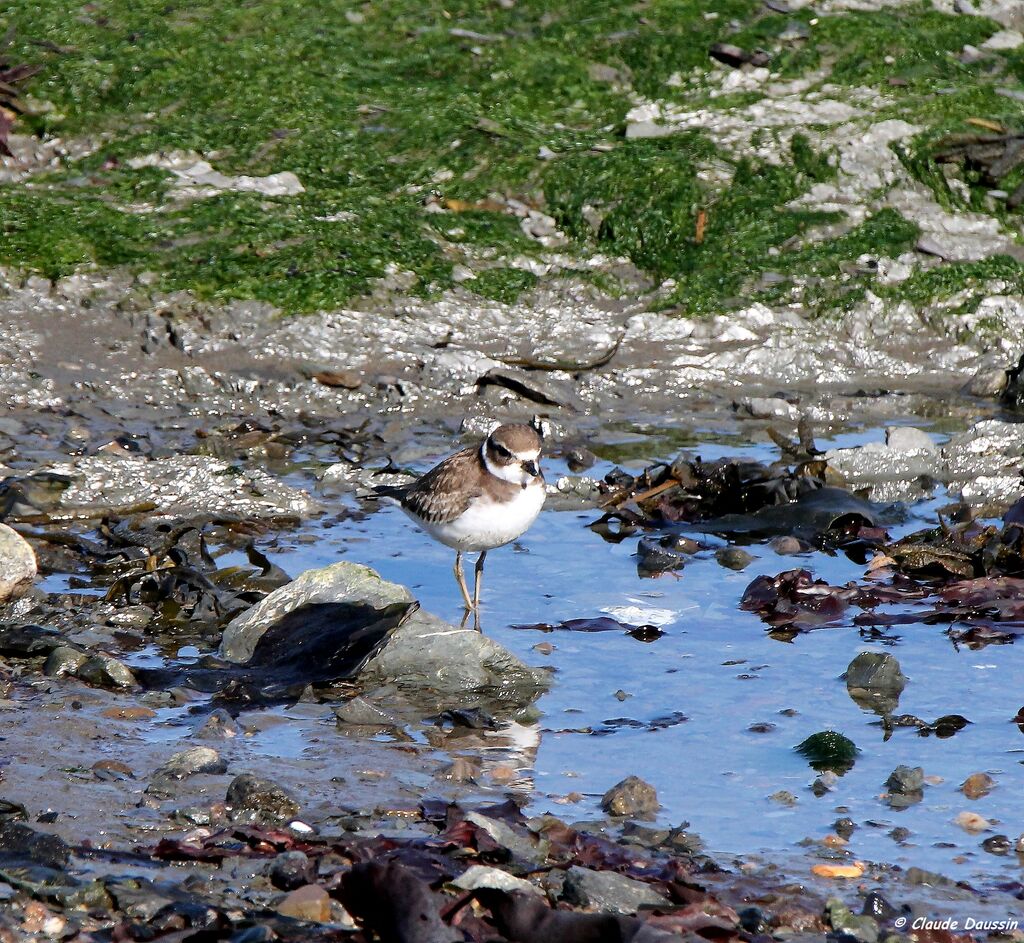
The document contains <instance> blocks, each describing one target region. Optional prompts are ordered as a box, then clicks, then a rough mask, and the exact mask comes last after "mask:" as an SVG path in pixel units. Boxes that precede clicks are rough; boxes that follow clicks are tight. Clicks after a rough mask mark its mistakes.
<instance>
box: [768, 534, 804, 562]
mask: <svg viewBox="0 0 1024 943" xmlns="http://www.w3.org/2000/svg"><path fill="white" fill-rule="evenodd" d="M768 546H769V547H771V548H772V550H774V551H775V552H776V553H777V554H779V555H780V556H783V557H788V556H791V555H792V554H794V553H804V552H805V551H806V550H810V547H809V546H808V545H806V544H804V543H802V542H801V541H799V540H797V538H796V537H790V536H788V535H785V534H780V535H779V536H778V537H772V539H771V540H769V541H768Z"/></svg>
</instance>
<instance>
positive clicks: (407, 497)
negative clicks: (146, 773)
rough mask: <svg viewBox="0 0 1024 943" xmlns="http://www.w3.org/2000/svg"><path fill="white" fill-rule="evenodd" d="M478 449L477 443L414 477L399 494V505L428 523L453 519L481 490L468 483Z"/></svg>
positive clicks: (472, 473) (441, 522)
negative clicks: (400, 495)
mask: <svg viewBox="0 0 1024 943" xmlns="http://www.w3.org/2000/svg"><path fill="white" fill-rule="evenodd" d="M478 452H479V446H472V447H471V448H468V449H463V450H462V451H461V452H456V453H455V454H454V455H452V456H451V457H449V458H446V459H445V460H444V461H443V462H441V464H440V465H438V466H436V467H435V468H432V469H431V470H430V471H428V472H427V473H426V474H425V475H424V476H423V477H422V478H418V479H416V481H414V482H413V483H412V484H411V485H409V487H408V488H407V489H406V490H405V493H404V494H403V495H402V498H401V500H402V507H404V508H408V509H409V510H410V511H412V512H413V514H415V515H417V516H418V517H421V518H423V520H425V521H427V522H428V523H430V524H448V523H451V522H452V521H454V520H455V519H456V518H457V517H458V516H459V515H460V514H462V513H463V512H464V511H465V510H466V508H468V507H469V502H470V501H472V500H473V498H477V497H479V496H480V494H481V493H482V492H481V490H480V488H478V487H469V486H468V483H469V482H470V481H474V480H475V479H476V472H477V462H478V461H479V459H478V458H477V455H478Z"/></svg>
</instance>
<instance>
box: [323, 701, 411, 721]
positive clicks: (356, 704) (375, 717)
mask: <svg viewBox="0 0 1024 943" xmlns="http://www.w3.org/2000/svg"><path fill="white" fill-rule="evenodd" d="M334 716H335V717H336V718H337V719H338V723H340V724H355V725H357V726H361V727H399V726H401V721H400V720H399V719H398V718H397V717H396V716H395V715H394V714H392V713H391V712H390V711H387V710H385V709H384V708H383V707H378V706H377V705H376V704H373V703H372V702H370V701H368V700H367V699H366V698H363V697H354V698H352V699H351V700H349V701H346V702H345V703H344V704H342V705H341V706H340V707H335V708H334Z"/></svg>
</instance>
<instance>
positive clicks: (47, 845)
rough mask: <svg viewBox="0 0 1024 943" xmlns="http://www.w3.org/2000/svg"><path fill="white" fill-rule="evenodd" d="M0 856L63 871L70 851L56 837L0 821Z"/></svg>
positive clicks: (21, 825)
mask: <svg viewBox="0 0 1024 943" xmlns="http://www.w3.org/2000/svg"><path fill="white" fill-rule="evenodd" d="M0 854H3V855H4V856H5V857H10V858H14V859H22V860H24V861H29V862H32V863H33V864H41V865H44V866H45V867H48V868H60V869H63V868H64V867H65V866H66V865H67V863H68V861H69V859H70V858H71V849H70V848H69V847H68V845H67V843H66V842H65V841H64V839H62V838H60V837H59V836H57V835H49V834H47V833H46V832H39V831H36V829H34V828H32V827H31V826H29V825H25V824H23V823H21V822H14V821H10V820H7V821H0Z"/></svg>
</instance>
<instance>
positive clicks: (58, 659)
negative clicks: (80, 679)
mask: <svg viewBox="0 0 1024 943" xmlns="http://www.w3.org/2000/svg"><path fill="white" fill-rule="evenodd" d="M88 660H89V656H88V655H87V654H86V653H85V652H84V651H79V650H78V649H77V648H72V647H71V646H70V645H60V646H58V647H57V648H54V649H53V651H51V652H50V653H49V655H47V657H46V663H45V665H44V666H43V674H44V675H46V677H47V678H63V677H65V676H67V675H77V674H78V671H79V669H80V668H81V667H82V666H83V665H85V662H86V661H88Z"/></svg>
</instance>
